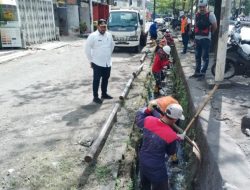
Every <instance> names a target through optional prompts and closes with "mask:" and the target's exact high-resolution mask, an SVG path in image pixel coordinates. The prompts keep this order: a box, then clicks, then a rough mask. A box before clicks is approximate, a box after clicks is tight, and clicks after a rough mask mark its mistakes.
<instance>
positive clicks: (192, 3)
mask: <svg viewBox="0 0 250 190" xmlns="http://www.w3.org/2000/svg"><path fill="white" fill-rule="evenodd" d="M193 8H194V0H191V18H190V19H191V25H192V26H193Z"/></svg>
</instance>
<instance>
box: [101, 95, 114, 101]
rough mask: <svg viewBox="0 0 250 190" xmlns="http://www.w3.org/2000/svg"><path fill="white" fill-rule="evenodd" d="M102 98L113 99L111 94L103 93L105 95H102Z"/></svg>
mask: <svg viewBox="0 0 250 190" xmlns="http://www.w3.org/2000/svg"><path fill="white" fill-rule="evenodd" d="M102 99H109V100H110V99H113V97H112V96H110V95H108V94H105V95H102Z"/></svg>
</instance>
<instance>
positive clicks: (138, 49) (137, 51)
mask: <svg viewBox="0 0 250 190" xmlns="http://www.w3.org/2000/svg"><path fill="white" fill-rule="evenodd" d="M134 52H135V53H139V52H140V45H138V46H135V47H134Z"/></svg>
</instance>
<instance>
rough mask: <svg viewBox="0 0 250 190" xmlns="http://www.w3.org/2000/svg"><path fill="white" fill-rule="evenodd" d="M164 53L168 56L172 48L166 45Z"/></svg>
mask: <svg viewBox="0 0 250 190" xmlns="http://www.w3.org/2000/svg"><path fill="white" fill-rule="evenodd" d="M163 51H164V52H165V53H166V54H168V55H169V54H170V51H171V48H170V47H169V46H168V45H166V46H164V47H163Z"/></svg>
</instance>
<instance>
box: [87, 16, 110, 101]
mask: <svg viewBox="0 0 250 190" xmlns="http://www.w3.org/2000/svg"><path fill="white" fill-rule="evenodd" d="M106 30H107V23H106V20H104V19H100V20H98V24H97V30H96V31H95V32H93V33H91V34H90V35H89V36H88V39H87V42H86V48H85V53H86V55H87V58H88V60H89V62H90V65H91V68H92V69H93V96H94V99H93V102H95V103H97V104H101V103H102V100H103V99H112V96H110V95H108V94H107V87H108V79H109V77H110V71H111V66H112V61H111V55H112V52H113V50H114V41H113V37H112V35H111V33H109V32H108V31H106ZM101 79H102V82H101V91H102V96H101V98H102V99H100V98H99V95H98V89H99V84H100V80H101Z"/></svg>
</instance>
